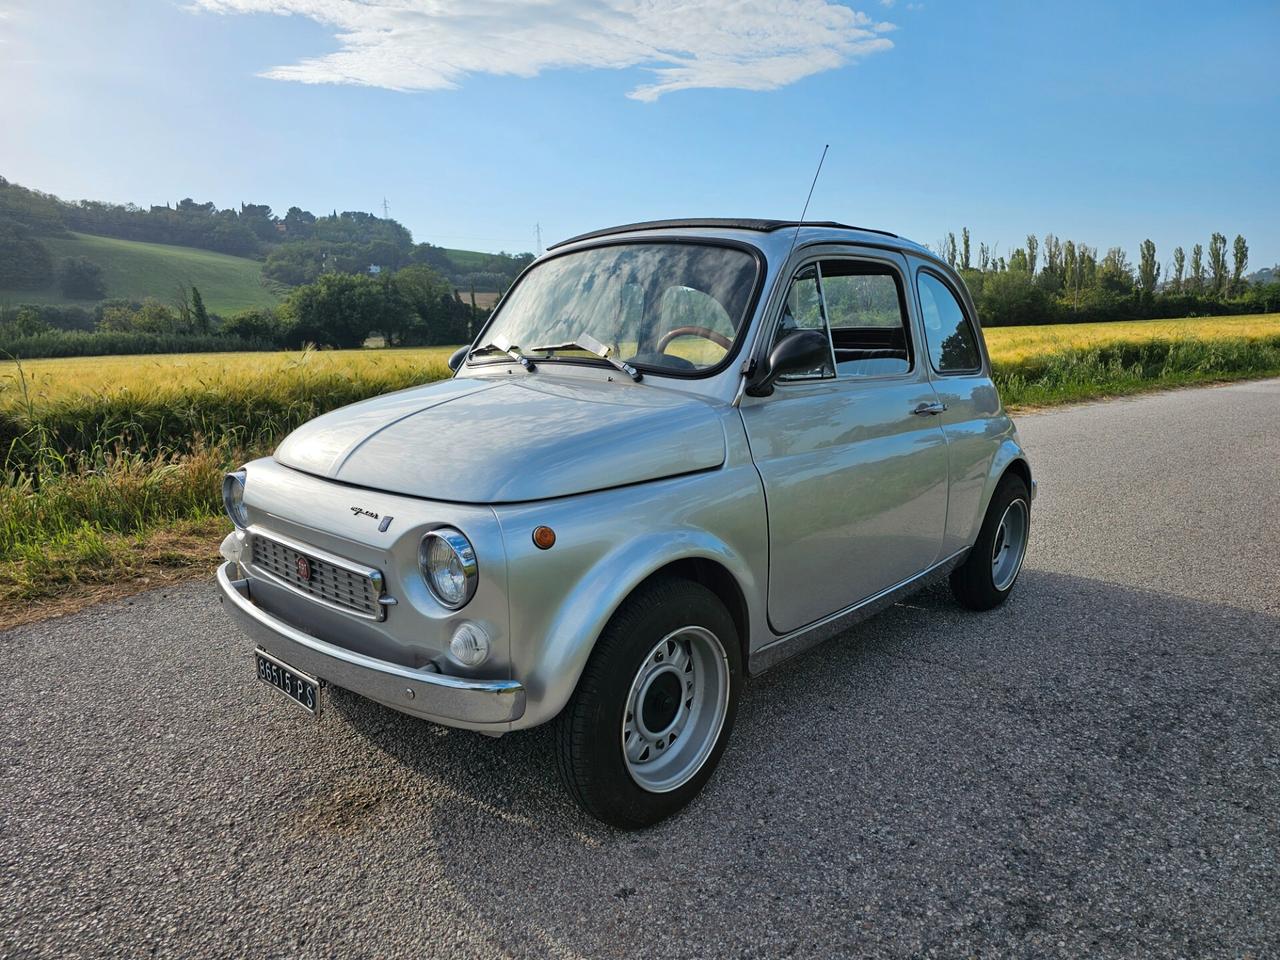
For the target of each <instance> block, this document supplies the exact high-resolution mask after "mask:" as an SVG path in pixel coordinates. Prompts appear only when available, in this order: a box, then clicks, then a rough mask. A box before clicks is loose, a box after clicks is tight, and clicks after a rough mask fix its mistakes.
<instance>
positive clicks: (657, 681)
mask: <svg viewBox="0 0 1280 960" xmlns="http://www.w3.org/2000/svg"><path fill="white" fill-rule="evenodd" d="M728 709H729V658H728V657H727V656H726V655H725V652H724V646H723V645H722V644H721V643H720V640H719V638H718V637H717V636H716V635H715V634H714V633H712V632H711V631H710V630H708V629H706V628H705V627H692V626H690V627H681V628H680V629H679V630H673V631H672V632H671V633H669V634H667V635H666V636H665V637H663V638H662V639H661V640H659V641H658V643H657V644H656V645H655V646H654V648H653V649H652V650H650V651H649V655H648V656H647V657H645V658H644V663H642V664H641V665H640V669H639V670H638V671H637V672H636V676H635V679H634V680H633V681H632V682H631V692H630V693H629V694H628V695H627V706H626V712H625V713H624V714H623V717H622V754H623V756H624V757H625V758H626V761H627V772H628V773H629V774H631V779H633V780H634V781H635V782H636V783H637V784H638V785H639V786H640V788H641V789H642V790H647V791H649V792H650V793H667V792H669V791H671V790H676V789H678V788H679V787H681V786H683V785H684V784H686V783H688V782H689V780H691V779H692V778H693V776H694V775H695V774H696V773H697V772H698V771H699V770H700V769H702V765H703V764H704V763H706V761H707V757H709V756H710V755H711V751H712V749H714V747H715V745H716V741H717V740H719V739H720V730H721V728H722V727H723V726H724V718H725V714H726V712H727V711H728Z"/></svg>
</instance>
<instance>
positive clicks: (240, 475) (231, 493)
mask: <svg viewBox="0 0 1280 960" xmlns="http://www.w3.org/2000/svg"><path fill="white" fill-rule="evenodd" d="M244 483H245V471H244V468H243V467H241V468H240V469H239V470H233V471H231V473H228V474H227V475H226V476H224V477H223V478H222V505H223V507H225V508H226V511H227V516H228V517H230V518H231V522H232V523H234V524H235V525H236V526H237V527H238V528H240V529H241V530H243V529H244V528H245V527H247V526H248V525H249V514H248V512H247V511H246V510H245V508H244Z"/></svg>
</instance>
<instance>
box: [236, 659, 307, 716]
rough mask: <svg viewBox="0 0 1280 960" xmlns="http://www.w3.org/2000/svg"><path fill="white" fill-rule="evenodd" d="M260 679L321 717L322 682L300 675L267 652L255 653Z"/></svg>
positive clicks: (303, 674)
mask: <svg viewBox="0 0 1280 960" xmlns="http://www.w3.org/2000/svg"><path fill="white" fill-rule="evenodd" d="M253 659H254V661H255V664H256V665H257V668H258V679H259V680H261V681H262V682H263V683H265V684H267V685H268V686H271V687H274V688H275V689H276V690H279V691H280V692H281V693H283V694H284V695H285V696H286V697H288V698H289V699H290V700H292V701H293V702H294V703H296V704H297V705H298V706H300V707H301V708H302V709H303V710H306V711H307V712H308V713H310V714H311V715H312V716H317V717H318V716H319V715H320V681H319V680H317V679H316V678H315V677H309V676H307V675H306V674H305V673H300V672H298V671H297V670H295V669H293V667H291V666H289V665H288V664H287V663H284V662H282V661H280V660H277V659H276V658H275V657H273V656H271V654H269V653H267V652H266V651H265V650H255V651H253Z"/></svg>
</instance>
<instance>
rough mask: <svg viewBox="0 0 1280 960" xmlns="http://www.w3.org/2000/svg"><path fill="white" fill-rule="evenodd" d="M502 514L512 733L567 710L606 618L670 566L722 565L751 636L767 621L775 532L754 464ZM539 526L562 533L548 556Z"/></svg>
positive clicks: (516, 509) (518, 509) (501, 512)
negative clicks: (540, 544) (516, 714)
mask: <svg viewBox="0 0 1280 960" xmlns="http://www.w3.org/2000/svg"><path fill="white" fill-rule="evenodd" d="M498 516H499V522H500V523H501V525H502V529H503V537H504V542H505V543H506V548H507V561H508V583H509V584H510V585H511V587H512V590H511V594H510V598H511V626H512V671H513V672H512V676H513V677H517V678H519V680H520V682H521V683H522V684H524V686H525V689H526V691H527V700H526V709H525V715H524V716H523V717H522V718H521V719H520V720H519V721H518V722H516V723H515V724H513V728H520V727H528V726H534V725H536V724H539V723H543V722H545V721H547V720H550V719H551V718H552V717H554V716H555V715H556V714H557V713H559V712H560V711H561V710H562V709H563V708H564V705H565V704H566V703H567V702H568V700H569V697H570V696H572V694H573V690H574V688H575V687H576V686H577V683H578V678H579V676H581V674H582V670H583V668H584V667H585V666H586V663H587V659H588V658H589V657H590V656H591V651H592V650H593V649H594V647H595V643H596V640H597V638H598V637H599V636H600V633H601V631H603V630H604V628H605V625H606V624H607V623H608V622H609V619H610V618H611V617H612V616H613V614H614V613H615V612H616V611H617V609H618V607H619V606H620V605H621V604H622V602H623V601H624V600H625V599H626V598H627V597H628V596H629V595H630V594H631V592H632V591H633V590H635V588H636V587H637V586H639V585H640V584H641V583H643V582H644V580H645V579H647V578H648V577H649V576H651V575H652V574H654V573H655V572H657V571H659V570H661V569H662V568H664V567H666V566H668V565H669V564H672V563H675V562H677V561H680V560H689V559H699V560H707V561H711V562H713V563H717V564H719V565H720V566H721V567H723V568H724V569H725V570H727V571H728V572H729V574H730V575H731V576H732V577H733V579H734V580H735V581H736V583H737V585H738V588H739V590H740V591H741V592H742V595H743V597H744V598H745V600H746V607H747V618H748V622H749V631H748V632H749V633H751V634H754V633H755V632H756V625H757V624H763V623H764V610H763V597H764V593H765V590H764V587H765V576H766V570H767V563H768V533H767V530H766V529H765V525H764V522H763V517H764V503H763V493H762V491H761V490H760V486H759V478H758V476H757V475H756V474H755V471H754V469H753V468H751V467H749V466H744V467H740V468H730V469H726V470H716V471H711V472H709V473H706V474H697V475H693V476H686V477H681V478H676V479H672V480H666V481H660V482H658V483H652V484H644V485H641V486H636V487H627V488H622V489H618V490H610V491H604V492H601V493H597V494H591V495H588V496H583V497H573V498H568V499H566V500H561V501H556V502H548V503H541V504H532V505H528V506H522V507H518V508H500V509H499V511H498ZM539 525H546V526H549V527H551V528H552V529H553V530H555V532H556V543H555V546H554V547H552V548H551V549H550V550H539V549H538V548H537V547H536V546H535V545H534V544H533V538H532V532H533V529H534V527H536V526H539ZM628 531H643V532H632V533H628ZM743 639H746V638H743Z"/></svg>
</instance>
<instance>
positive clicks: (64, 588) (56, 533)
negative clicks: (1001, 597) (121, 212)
mask: <svg viewBox="0 0 1280 960" xmlns="http://www.w3.org/2000/svg"><path fill="white" fill-rule="evenodd" d="M992 352H993V356H995V357H996V360H995V363H996V370H995V378H996V382H997V384H998V385H999V387H1000V391H1001V395H1002V397H1003V398H1004V400H1005V402H1006V404H1008V405H1009V406H1011V407H1014V408H1015V409H1016V408H1027V407H1043V406H1050V405H1055V404H1062V403H1073V402H1080V401H1085V400H1093V399H1099V398H1105V397H1114V396H1122V395H1127V394H1133V393H1139V392H1145V391H1150V390H1159V389H1166V388H1170V387H1178V386H1186V385H1193V384H1204V383H1217V382H1225V381H1230V380H1237V379H1245V378H1259V377H1269V376H1280V334H1272V335H1263V336H1227V337H1183V336H1179V337H1172V338H1156V339H1149V340H1122V341H1119V342H1110V343H1101V344H1094V345H1085V346H1076V347H1067V348H1065V349H1058V350H1053V351H1051V352H1048V353H1045V354H1039V355H1037V354H1028V353H1024V354H1022V355H1021V356H1020V358H1018V359H1000V357H999V353H998V350H996V349H993V351H992ZM446 354H447V351H437V352H434V353H432V354H430V355H424V356H422V357H419V358H417V362H412V361H411V362H406V363H401V362H391V363H385V364H381V365H379V364H374V365H371V366H369V367H366V368H363V369H361V370H359V371H358V372H351V371H344V370H342V369H340V368H337V367H334V366H332V365H331V363H330V362H329V361H325V362H323V363H317V364H311V365H309V364H308V361H307V360H306V359H305V357H304V358H294V359H293V360H291V361H290V364H291V365H288V364H287V365H283V366H276V367H270V366H268V367H266V368H260V369H261V370H263V374H262V376H261V378H259V379H249V378H245V377H221V378H220V377H217V376H212V375H211V376H208V377H202V378H197V379H196V380H195V382H194V383H193V382H191V381H189V380H178V379H175V378H172V377H170V378H163V377H160V376H155V377H154V380H155V382H153V383H150V384H148V383H145V382H139V383H137V384H136V385H134V386H131V387H130V388H128V389H124V390H116V391H103V392H93V393H77V392H69V391H61V392H56V393H54V394H52V395H48V394H45V393H44V392H43V391H39V390H37V391H35V392H33V391H32V389H31V385H30V384H29V383H28V382H27V381H26V380H25V379H23V380H22V382H21V383H20V389H19V390H18V391H17V392H16V393H14V394H12V395H11V402H9V403H0V438H2V439H3V442H4V444H5V445H4V447H3V448H0V450H3V451H5V453H4V456H3V467H4V482H3V484H0V625H10V626H11V625H15V624H17V623H22V622H29V621H31V620H34V619H40V618H41V617H43V616H48V615H53V614H58V613H64V612H67V611H68V610H70V609H74V608H75V607H76V606H78V605H82V604H84V603H86V602H93V601H96V600H98V599H103V598H105V597H109V596H120V595H124V594H127V593H131V592H136V591H138V590H141V589H146V588H148V587H153V586H157V585H160V584H164V583H168V582H174V581H177V580H181V579H185V578H188V577H192V576H208V575H209V571H210V570H211V568H212V566H213V563H214V562H215V560H216V557H217V544H218V541H219V540H220V538H221V537H222V536H223V534H224V533H225V532H226V530H228V529H229V525H228V523H227V521H226V520H225V519H223V517H222V507H221V496H220V492H219V489H220V478H221V475H222V473H223V472H224V471H225V470H226V469H227V468H229V467H231V466H233V465H235V464H237V463H240V462H243V461H244V460H246V459H249V457H250V456H253V455H256V454H258V453H262V452H265V451H268V450H270V449H271V447H272V446H273V445H274V443H275V442H276V441H277V440H278V439H279V438H280V437H281V436H282V435H283V434H284V433H286V432H288V431H289V430H290V429H292V428H293V427H294V426H296V425H297V424H299V423H302V422H304V421H306V420H309V419H311V418H312V417H314V416H316V415H318V414H320V413H323V412H325V411H326V410H329V409H332V408H334V407H337V406H341V405H342V404H345V403H350V402H353V401H355V400H359V399H362V398H363V397H367V396H371V395H374V394H380V393H385V392H388V391H390V390H395V389H399V388H402V387H406V386H411V385H413V384H417V383H423V382H426V381H428V380H432V379H436V378H438V377H441V376H444V375H445V373H446V368H445V367H444V364H443V357H444V356H445V355H446ZM254 356H255V358H256V359H257V361H258V362H260V363H261V362H264V361H263V360H262V359H261V357H262V355H254ZM112 359H115V358H112ZM19 369H21V368H19ZM144 369H150V368H144ZM155 369H156V370H159V369H163V368H162V367H157V368H155ZM23 376H25V375H23Z"/></svg>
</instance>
